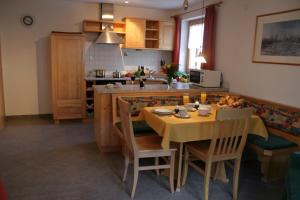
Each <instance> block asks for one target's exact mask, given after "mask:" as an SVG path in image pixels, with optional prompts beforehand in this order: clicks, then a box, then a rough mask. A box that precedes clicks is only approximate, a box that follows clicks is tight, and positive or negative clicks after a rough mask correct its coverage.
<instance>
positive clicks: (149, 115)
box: [141, 105, 268, 191]
mask: <svg viewBox="0 0 300 200" xmlns="http://www.w3.org/2000/svg"><path fill="white" fill-rule="evenodd" d="M156 108H165V109H170V110H174V108H175V106H159V107H144V108H143V110H142V112H141V116H142V118H143V119H144V120H145V121H146V122H147V124H148V125H149V126H150V127H151V128H152V129H154V130H155V131H156V132H157V134H158V135H160V136H161V137H162V143H161V146H162V148H165V149H167V148H169V147H170V143H171V142H172V143H174V142H175V143H178V145H179V147H178V152H177V154H178V156H177V157H178V165H177V166H176V168H177V174H176V175H177V186H176V191H180V188H181V186H182V182H181V178H182V154H183V144H184V143H185V142H192V141H203V140H209V139H211V138H212V135H213V130H214V126H215V125H216V123H215V122H216V110H217V107H216V106H215V105H212V109H211V112H210V114H209V115H207V116H200V115H199V114H198V112H197V111H196V112H188V114H189V115H190V118H178V117H176V116H175V115H158V114H156V113H154V112H153V110H154V109H156ZM248 133H250V134H255V135H259V136H262V137H263V138H267V137H268V132H267V129H266V127H265V125H264V123H263V121H262V120H261V119H260V118H259V117H258V116H256V115H252V116H251V120H250V124H249V130H248ZM220 164H221V165H222V166H218V168H219V169H220V170H218V174H217V175H216V176H215V178H217V179H219V180H221V181H223V182H227V181H228V179H227V177H226V172H225V166H224V163H223V162H222V163H220Z"/></svg>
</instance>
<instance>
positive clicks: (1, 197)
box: [0, 181, 8, 200]
mask: <svg viewBox="0 0 300 200" xmlns="http://www.w3.org/2000/svg"><path fill="white" fill-rule="evenodd" d="M7 199H8V197H7V194H6V192H5V190H4V185H3V184H2V183H1V181H0V200H7Z"/></svg>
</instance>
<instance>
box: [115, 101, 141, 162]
mask: <svg viewBox="0 0 300 200" xmlns="http://www.w3.org/2000/svg"><path fill="white" fill-rule="evenodd" d="M117 101H118V106H119V115H120V121H121V126H122V133H123V134H124V141H125V143H126V147H127V148H128V150H129V151H130V152H131V153H132V154H133V155H134V156H135V155H137V147H136V143H135V138H134V133H133V126H132V120H131V111H130V105H129V103H128V102H126V101H124V100H123V99H122V98H121V97H118V100H117Z"/></svg>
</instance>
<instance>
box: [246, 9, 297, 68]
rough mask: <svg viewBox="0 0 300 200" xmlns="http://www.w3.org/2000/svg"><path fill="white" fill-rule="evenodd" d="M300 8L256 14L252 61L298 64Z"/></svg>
mask: <svg viewBox="0 0 300 200" xmlns="http://www.w3.org/2000/svg"><path fill="white" fill-rule="evenodd" d="M299 33H300V8H298V9H293V10H287V11H281V12H275V13H269V14H264V15H258V16H256V28H255V38H254V48H253V57H252V62H253V63H270V64H285V65H300V34H299Z"/></svg>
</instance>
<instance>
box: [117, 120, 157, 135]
mask: <svg viewBox="0 0 300 200" xmlns="http://www.w3.org/2000/svg"><path fill="white" fill-rule="evenodd" d="M132 126H133V132H134V134H135V136H139V135H149V134H153V133H155V131H154V130H153V129H152V128H151V127H150V126H149V125H148V124H147V122H146V121H133V122H132ZM116 127H117V128H118V129H119V130H122V126H121V122H117V123H116Z"/></svg>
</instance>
